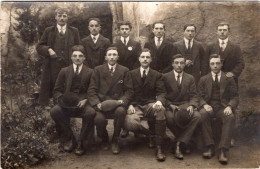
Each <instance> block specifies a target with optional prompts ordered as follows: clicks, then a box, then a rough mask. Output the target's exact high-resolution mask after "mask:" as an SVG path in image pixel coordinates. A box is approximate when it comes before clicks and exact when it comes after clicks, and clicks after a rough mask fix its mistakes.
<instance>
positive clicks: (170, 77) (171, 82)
mask: <svg viewBox="0 0 260 169" xmlns="http://www.w3.org/2000/svg"><path fill="white" fill-rule="evenodd" d="M163 77H164V84H165V88H166V92H167V94H166V106H167V107H168V106H169V105H170V104H173V105H177V106H179V105H182V104H189V105H190V106H191V105H192V106H194V107H198V104H199V98H198V95H197V88H196V84H195V79H194V77H193V76H192V75H190V74H188V73H185V72H183V76H182V81H181V90H179V88H178V86H177V81H176V79H175V75H174V72H173V71H170V72H168V73H166V74H164V75H163Z"/></svg>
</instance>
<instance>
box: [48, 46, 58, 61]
mask: <svg viewBox="0 0 260 169" xmlns="http://www.w3.org/2000/svg"><path fill="white" fill-rule="evenodd" d="M48 52H49V55H50V57H51V58H52V59H54V58H57V55H56V53H55V52H54V50H52V48H49V49H48Z"/></svg>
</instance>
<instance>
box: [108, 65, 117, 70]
mask: <svg viewBox="0 0 260 169" xmlns="http://www.w3.org/2000/svg"><path fill="white" fill-rule="evenodd" d="M111 67H113V71H115V70H116V64H114V66H112V65H110V64H109V63H108V68H109V70H110V69H111Z"/></svg>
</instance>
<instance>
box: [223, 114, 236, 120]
mask: <svg viewBox="0 0 260 169" xmlns="http://www.w3.org/2000/svg"><path fill="white" fill-rule="evenodd" d="M225 119H226V120H227V121H231V122H233V121H235V115H234V114H230V115H228V116H225Z"/></svg>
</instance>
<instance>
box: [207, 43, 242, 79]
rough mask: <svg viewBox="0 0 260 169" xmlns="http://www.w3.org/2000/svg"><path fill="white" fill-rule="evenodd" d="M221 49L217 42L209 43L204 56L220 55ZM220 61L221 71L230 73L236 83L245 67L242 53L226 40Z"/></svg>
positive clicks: (236, 46) (237, 46) (237, 47)
mask: <svg viewBox="0 0 260 169" xmlns="http://www.w3.org/2000/svg"><path fill="white" fill-rule="evenodd" d="M220 53H221V49H220V46H219V41H218V40H217V41H215V42H213V43H210V44H209V45H208V46H207V48H206V55H207V56H208V57H209V56H210V55H211V54H220ZM221 60H222V61H223V66H222V71H223V72H232V73H233V74H234V75H235V76H234V79H235V81H236V82H237V79H238V77H239V76H240V74H241V72H242V71H243V69H244V67H245V63H244V60H243V57H242V52H241V49H240V47H239V45H236V44H234V43H232V42H231V41H230V40H228V43H227V46H226V48H225V50H224V53H223V55H221Z"/></svg>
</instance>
